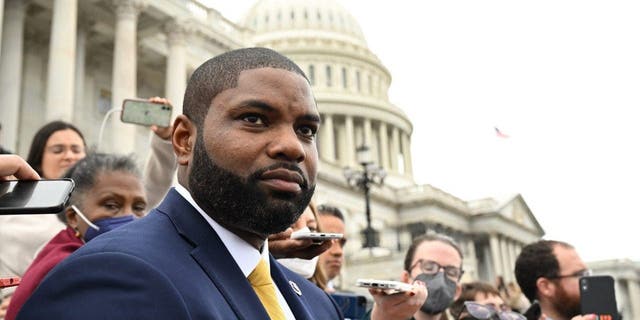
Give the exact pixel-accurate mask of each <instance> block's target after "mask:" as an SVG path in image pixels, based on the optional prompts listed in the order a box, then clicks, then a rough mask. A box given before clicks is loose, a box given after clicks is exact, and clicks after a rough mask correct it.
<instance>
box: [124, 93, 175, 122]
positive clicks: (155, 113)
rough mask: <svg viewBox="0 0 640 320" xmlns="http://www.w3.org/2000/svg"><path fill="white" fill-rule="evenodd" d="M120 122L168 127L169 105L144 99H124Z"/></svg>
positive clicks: (169, 118) (169, 117) (169, 119)
mask: <svg viewBox="0 0 640 320" xmlns="http://www.w3.org/2000/svg"><path fill="white" fill-rule="evenodd" d="M120 119H121V120H122V122H128V123H136V124H141V125H145V126H151V125H157V126H160V127H168V126H169V125H170V122H171V106H169V105H165V104H157V103H152V102H149V101H146V100H134V99H126V100H124V102H123V104H122V115H121V116H120Z"/></svg>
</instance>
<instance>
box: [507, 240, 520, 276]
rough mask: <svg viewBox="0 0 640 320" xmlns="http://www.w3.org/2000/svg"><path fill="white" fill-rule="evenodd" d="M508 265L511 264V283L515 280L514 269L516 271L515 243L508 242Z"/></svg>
mask: <svg viewBox="0 0 640 320" xmlns="http://www.w3.org/2000/svg"><path fill="white" fill-rule="evenodd" d="M508 248H509V263H510V264H511V273H512V274H511V275H512V279H511V280H513V281H515V280H516V278H515V269H516V259H517V258H518V255H517V254H516V243H515V242H513V241H510V242H509V247H508Z"/></svg>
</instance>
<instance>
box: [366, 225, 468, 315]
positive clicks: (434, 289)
mask: <svg viewBox="0 0 640 320" xmlns="http://www.w3.org/2000/svg"><path fill="white" fill-rule="evenodd" d="M463 272H464V271H463V270H462V251H461V250H460V247H458V245H457V244H456V243H455V242H454V241H453V240H452V239H451V238H449V237H446V236H442V235H437V234H428V235H423V236H419V237H417V238H416V239H414V240H413V243H412V244H411V246H410V247H409V250H407V255H406V257H405V260H404V271H402V275H401V280H402V282H405V283H413V284H416V285H417V286H416V287H418V288H420V290H414V291H412V292H413V294H403V293H399V294H392V295H387V294H385V293H384V292H381V291H379V290H378V291H375V290H370V292H371V294H372V296H373V299H374V301H375V303H374V305H373V310H372V311H371V319H374V320H375V319H389V320H393V319H403V320H404V319H407V318H411V317H413V319H415V320H439V319H446V317H443V315H444V311H445V310H446V309H447V308H448V307H449V305H450V304H451V303H452V302H453V300H454V299H456V298H457V297H458V296H459V295H460V278H461V277H462V274H463ZM423 286H426V289H427V291H428V295H427V299H426V300H425V299H424V293H425V292H424V291H423V290H424V287H423Z"/></svg>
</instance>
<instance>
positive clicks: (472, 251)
mask: <svg viewBox="0 0 640 320" xmlns="http://www.w3.org/2000/svg"><path fill="white" fill-rule="evenodd" d="M467 252H468V257H465V260H468V261H470V262H471V263H472V267H473V274H471V278H472V279H478V276H479V275H478V259H477V255H476V245H475V243H474V242H473V239H469V240H467Z"/></svg>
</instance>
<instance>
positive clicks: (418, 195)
mask: <svg viewBox="0 0 640 320" xmlns="http://www.w3.org/2000/svg"><path fill="white" fill-rule="evenodd" d="M397 194H398V199H400V201H401V202H403V203H411V202H419V201H423V200H432V201H434V202H439V203H441V204H443V205H446V206H448V207H451V208H455V209H457V210H459V211H461V212H469V207H468V206H467V203H466V202H465V201H464V200H462V199H460V198H457V197H455V196H453V195H451V194H449V193H446V192H444V191H442V190H440V189H438V188H436V187H433V186H432V185H429V184H422V185H416V186H413V187H408V188H403V189H399V190H398V191H397Z"/></svg>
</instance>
